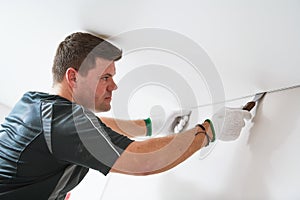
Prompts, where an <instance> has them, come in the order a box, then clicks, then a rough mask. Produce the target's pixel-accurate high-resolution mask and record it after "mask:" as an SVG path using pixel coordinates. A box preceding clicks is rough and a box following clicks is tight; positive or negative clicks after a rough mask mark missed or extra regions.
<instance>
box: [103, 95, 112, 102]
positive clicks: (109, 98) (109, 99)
mask: <svg viewBox="0 0 300 200" xmlns="http://www.w3.org/2000/svg"><path fill="white" fill-rule="evenodd" d="M104 99H105V100H107V101H111V99H112V98H111V96H110V97H105V98H104Z"/></svg>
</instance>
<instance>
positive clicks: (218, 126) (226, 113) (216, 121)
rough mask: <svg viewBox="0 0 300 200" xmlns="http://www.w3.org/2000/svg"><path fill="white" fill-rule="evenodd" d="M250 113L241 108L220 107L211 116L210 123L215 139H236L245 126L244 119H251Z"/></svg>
mask: <svg viewBox="0 0 300 200" xmlns="http://www.w3.org/2000/svg"><path fill="white" fill-rule="evenodd" d="M251 117H252V115H251V113H250V112H249V111H247V110H242V109H241V108H227V107H225V109H220V110H219V111H218V112H217V113H215V114H214V115H213V116H212V119H211V121H212V124H213V128H214V131H215V137H216V139H219V140H222V141H232V140H236V139H237V138H238V137H239V136H240V133H241V130H242V128H243V127H244V126H245V121H244V120H245V119H246V120H249V119H251Z"/></svg>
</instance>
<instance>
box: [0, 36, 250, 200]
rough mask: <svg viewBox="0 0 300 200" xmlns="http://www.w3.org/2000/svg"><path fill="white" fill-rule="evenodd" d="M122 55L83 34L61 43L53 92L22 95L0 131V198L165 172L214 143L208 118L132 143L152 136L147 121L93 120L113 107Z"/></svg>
mask: <svg viewBox="0 0 300 200" xmlns="http://www.w3.org/2000/svg"><path fill="white" fill-rule="evenodd" d="M121 56H122V52H121V51H120V50H119V49H118V48H117V47H115V46H113V45H112V44H110V43H108V42H107V41H105V40H103V39H101V38H98V37H96V36H94V35H91V34H88V33H80V32H79V33H74V34H71V35H70V36H68V37H66V39H65V40H64V41H63V42H61V43H60V45H59V47H58V49H57V52H56V55H55V59H54V64H53V68H52V72H53V93H52V94H48V93H42V92H27V93H25V94H24V96H23V97H22V98H21V100H20V101H19V102H18V103H17V104H16V105H15V107H14V108H13V110H12V112H11V113H10V114H9V116H8V117H7V118H6V120H5V122H4V123H3V124H2V127H1V129H0V199H3V200H6V199H9V200H13V199H24V198H25V199H64V197H65V195H66V194H67V192H68V191H70V190H71V189H73V188H74V187H75V186H76V185H77V184H78V183H79V182H80V181H81V180H82V179H83V178H84V176H85V175H86V173H87V172H88V169H89V168H92V169H95V170H99V171H100V172H101V173H103V174H104V175H106V174H107V173H109V172H115V173H123V174H130V175H150V174H155V173H160V172H164V171H166V170H168V169H171V168H172V167H174V166H176V165H178V164H179V163H181V162H183V161H184V160H186V159H187V158H188V157H190V156H191V155H192V154H193V153H195V152H196V151H198V150H199V149H200V148H202V147H204V146H206V145H208V144H209V143H210V142H212V141H214V140H215V138H216V136H215V132H214V128H213V126H212V121H211V120H206V121H205V122H204V123H202V124H198V125H196V126H195V128H192V129H190V130H187V131H184V132H181V133H178V134H171V135H167V136H164V137H155V138H149V139H147V140H145V141H134V140H132V139H130V138H132V137H134V136H138V135H146V134H148V135H150V134H151V128H152V126H151V125H152V124H151V119H147V120H136V121H133V122H132V121H124V120H114V119H109V118H102V119H100V118H99V117H97V116H96V115H95V114H94V113H98V112H105V111H108V110H110V108H111V105H110V103H111V99H112V92H113V91H114V90H116V89H117V85H116V84H115V82H114V80H113V77H114V75H115V73H116V69H115V61H117V60H119V59H120V58H121ZM236 112H238V113H242V115H239V117H238V119H236V121H239V122H241V121H242V122H243V123H244V121H243V120H244V118H245V116H246V115H248V114H249V113H246V111H241V110H239V111H236ZM231 119H232V118H231ZM225 121H226V120H225ZM118 124H123V126H124V127H128V128H129V129H127V128H125V129H124V128H120V126H118ZM133 124H134V125H133ZM227 124H230V123H228V122H227ZM123 126H122V127H123ZM227 126H228V125H227ZM243 126H244V124H242V125H240V126H239V127H238V128H237V129H236V130H238V131H236V132H237V133H236V135H238V134H239V132H240V129H241V128H242V127H243ZM128 130H130V131H128ZM216 131H217V130H216ZM149 132H150V133H149ZM231 134H232V133H231Z"/></svg>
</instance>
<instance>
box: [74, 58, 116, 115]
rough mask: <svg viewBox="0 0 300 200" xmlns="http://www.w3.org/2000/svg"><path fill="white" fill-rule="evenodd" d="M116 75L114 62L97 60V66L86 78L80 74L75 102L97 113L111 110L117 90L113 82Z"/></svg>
mask: <svg viewBox="0 0 300 200" xmlns="http://www.w3.org/2000/svg"><path fill="white" fill-rule="evenodd" d="M115 73H116V69H115V64H114V62H113V61H109V60H105V59H102V58H96V66H95V67H94V68H93V69H90V70H89V71H88V74H87V75H86V76H82V75H80V73H79V74H78V78H77V82H76V88H74V93H73V95H74V100H75V101H76V102H77V103H79V104H81V105H83V106H84V107H86V108H89V109H91V110H93V111H95V112H104V111H108V110H110V108H111V105H110V103H111V100H112V91H114V90H116V89H117V85H116V84H115V82H114V80H113V76H114V75H115Z"/></svg>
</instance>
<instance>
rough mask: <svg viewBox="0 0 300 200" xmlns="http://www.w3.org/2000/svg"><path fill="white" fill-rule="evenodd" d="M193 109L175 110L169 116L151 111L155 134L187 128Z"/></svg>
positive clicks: (167, 133)
mask: <svg viewBox="0 0 300 200" xmlns="http://www.w3.org/2000/svg"><path fill="white" fill-rule="evenodd" d="M191 112H192V111H191V110H174V111H172V112H171V113H170V114H169V115H168V116H167V117H164V116H165V115H163V114H157V113H151V116H150V118H151V122H152V133H153V135H158V134H160V135H170V134H174V133H179V132H181V131H183V130H185V129H186V127H187V125H188V120H189V116H190V114H191Z"/></svg>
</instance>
